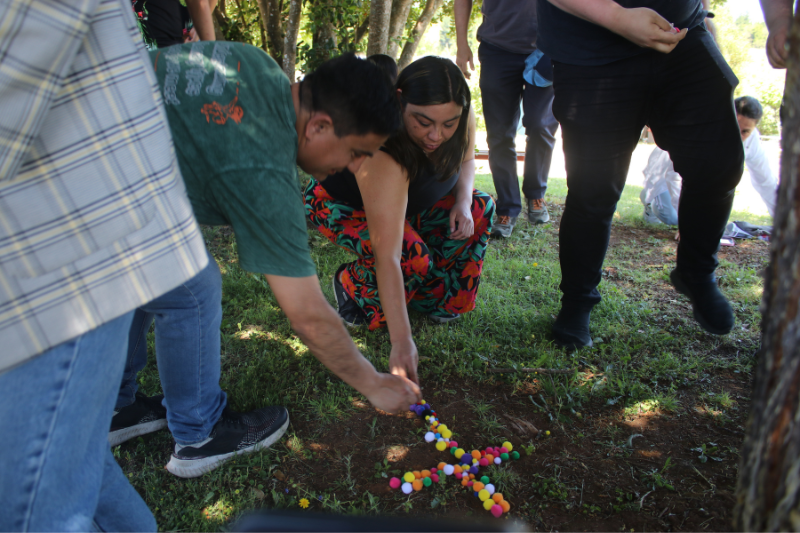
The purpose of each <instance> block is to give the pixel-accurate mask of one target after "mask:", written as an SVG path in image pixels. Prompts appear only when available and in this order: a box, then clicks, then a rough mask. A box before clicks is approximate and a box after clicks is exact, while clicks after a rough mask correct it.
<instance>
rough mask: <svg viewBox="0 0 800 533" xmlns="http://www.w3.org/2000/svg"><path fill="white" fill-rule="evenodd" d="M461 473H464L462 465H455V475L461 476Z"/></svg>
mask: <svg viewBox="0 0 800 533" xmlns="http://www.w3.org/2000/svg"><path fill="white" fill-rule="evenodd" d="M461 472H463V470H462V469H461V465H455V466H454V467H453V473H454V474H460V473H461Z"/></svg>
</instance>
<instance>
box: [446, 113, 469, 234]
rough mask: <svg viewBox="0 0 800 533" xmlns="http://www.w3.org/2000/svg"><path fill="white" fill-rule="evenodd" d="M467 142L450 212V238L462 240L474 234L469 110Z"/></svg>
mask: <svg viewBox="0 0 800 533" xmlns="http://www.w3.org/2000/svg"><path fill="white" fill-rule="evenodd" d="M468 128H469V140H468V141H467V144H468V146H467V153H466V154H464V160H463V161H462V162H461V173H460V174H459V176H458V182H456V186H455V188H454V189H453V193H454V195H455V197H456V203H455V205H453V209H451V210H450V238H451V239H455V240H464V239H469V238H470V237H472V234H473V233H474V232H475V221H474V220H472V189H473V188H474V187H475V110H474V109H473V108H472V107H470V108H469V124H468Z"/></svg>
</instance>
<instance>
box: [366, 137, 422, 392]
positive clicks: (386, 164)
mask: <svg viewBox="0 0 800 533" xmlns="http://www.w3.org/2000/svg"><path fill="white" fill-rule="evenodd" d="M356 181H357V182H358V189H359V191H361V198H362V199H363V200H364V211H365V212H366V215H367V226H368V227H369V238H370V241H371V242H372V251H373V254H374V256H375V276H376V278H377V282H378V291H379V294H380V300H381V307H382V308H383V314H384V315H385V316H386V325H387V326H388V328H389V338H390V339H391V342H392V352H391V354H390V355H389V371H390V372H391V373H392V374H395V375H399V376H403V377H407V378H408V379H410V380H411V381H413V382H415V383H419V380H418V378H417V363H418V354H417V347H416V345H415V344H414V339H413V338H412V335H411V324H410V322H409V320H408V309H407V308H406V291H405V283H404V281H403V270H402V268H401V266H400V259H401V257H402V251H403V231H404V229H405V223H406V205H407V204H408V180H407V179H406V173H405V171H404V170H403V169H402V168H401V167H400V165H398V164H397V162H396V161H395V160H394V159H392V158H391V156H389V155H388V154H386V153H384V152H377V153H376V154H375V155H374V156H373V157H371V158H369V159H367V160H366V161H365V162H364V164H363V165H361V168H360V169H359V171H358V174H356Z"/></svg>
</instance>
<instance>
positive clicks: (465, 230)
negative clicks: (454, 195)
mask: <svg viewBox="0 0 800 533" xmlns="http://www.w3.org/2000/svg"><path fill="white" fill-rule="evenodd" d="M471 199H472V198H470V200H471ZM471 207H472V205H471V203H469V202H456V203H455V205H453V208H452V209H451V210H450V238H451V239H453V240H456V241H463V240H466V239H469V238H470V237H472V234H473V233H475V221H474V220H473V219H472V211H471V210H470V208H471Z"/></svg>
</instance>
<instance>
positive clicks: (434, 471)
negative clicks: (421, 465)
mask: <svg viewBox="0 0 800 533" xmlns="http://www.w3.org/2000/svg"><path fill="white" fill-rule="evenodd" d="M438 471H439V469H438V468H436V467H435V466H434V467H433V468H431V474H435V473H436V472H438Z"/></svg>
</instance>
